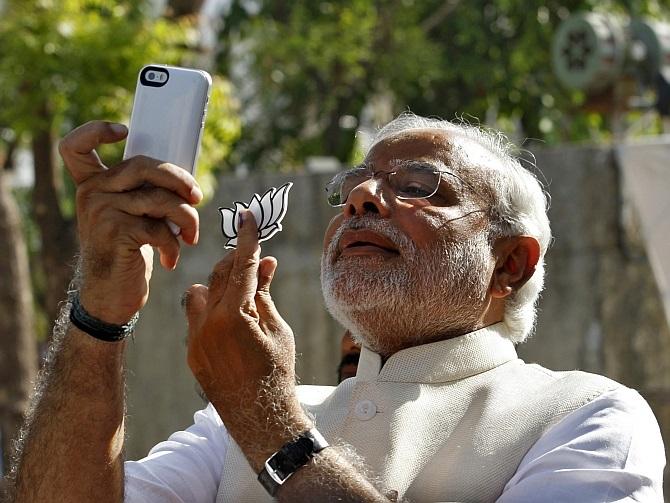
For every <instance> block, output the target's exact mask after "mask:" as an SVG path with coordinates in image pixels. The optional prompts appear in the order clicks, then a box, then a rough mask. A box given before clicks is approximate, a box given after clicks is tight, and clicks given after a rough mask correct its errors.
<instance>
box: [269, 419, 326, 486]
mask: <svg viewBox="0 0 670 503" xmlns="http://www.w3.org/2000/svg"><path fill="white" fill-rule="evenodd" d="M326 447H328V442H326V439H325V438H323V435H321V433H319V432H318V430H317V429H316V428H312V429H311V430H308V431H306V432H305V433H303V434H301V435H300V436H299V437H298V438H296V439H295V440H293V441H291V442H289V443H287V444H286V445H285V446H284V447H282V448H281V449H279V450H278V451H277V452H275V453H274V454H273V455H272V456H270V457H269V458H268V460H267V461H266V462H265V467H264V468H263V469H262V470H261V473H259V474H258V481H259V482H260V483H261V484H262V485H263V487H265V489H266V490H267V492H268V493H270V496H274V495H275V494H277V491H278V490H279V487H280V486H281V485H282V484H283V483H284V482H286V480H288V478H289V477H290V476H291V475H293V474H294V473H295V472H296V471H297V470H298V468H300V467H301V466H303V465H305V464H307V463H308V462H309V460H310V459H312V458H313V457H314V455H315V454H316V453H317V452H320V451H322V450H324V449H325V448H326Z"/></svg>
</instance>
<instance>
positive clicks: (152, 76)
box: [147, 72, 156, 80]
mask: <svg viewBox="0 0 670 503" xmlns="http://www.w3.org/2000/svg"><path fill="white" fill-rule="evenodd" d="M155 78H156V74H155V73H154V72H149V73H147V79H149V80H154V79H155Z"/></svg>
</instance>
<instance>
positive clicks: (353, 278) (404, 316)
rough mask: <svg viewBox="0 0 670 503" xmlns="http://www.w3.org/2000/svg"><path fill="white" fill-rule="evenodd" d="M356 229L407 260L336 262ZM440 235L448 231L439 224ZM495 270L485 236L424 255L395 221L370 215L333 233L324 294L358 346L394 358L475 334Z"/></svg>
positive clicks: (442, 243) (324, 265)
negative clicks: (380, 238) (386, 242)
mask: <svg viewBox="0 0 670 503" xmlns="http://www.w3.org/2000/svg"><path fill="white" fill-rule="evenodd" d="M348 229H370V230H373V231H375V232H377V233H379V234H382V235H384V236H386V237H387V238H388V239H390V240H391V241H392V242H393V243H394V244H395V245H396V246H397V248H398V250H399V252H400V255H399V256H398V257H393V258H391V259H388V258H385V257H382V256H379V257H370V256H364V257H360V256H348V257H345V258H340V259H338V260H337V261H335V262H334V261H333V260H334V257H335V255H336V252H337V243H338V242H339V239H340V237H341V236H342V233H343V232H344V231H345V230H348ZM435 232H440V231H439V230H438V228H437V226H436V229H435ZM442 233H443V234H444V231H443V232H442ZM492 267H493V261H492V256H491V247H490V245H489V242H488V239H487V236H486V234H485V233H483V232H480V233H477V234H475V235H474V236H472V237H471V238H470V239H468V240H467V241H460V242H453V241H451V240H448V239H446V238H443V239H440V240H439V241H437V242H436V246H435V248H434V249H418V248H417V247H416V245H415V244H414V242H413V241H412V240H411V239H410V238H409V237H408V236H406V235H405V234H404V233H402V232H401V231H399V230H398V229H397V228H396V227H395V226H394V225H393V224H391V223H390V222H389V221H388V220H385V219H381V218H378V217H368V216H364V217H361V218H356V219H350V220H348V221H346V222H344V223H343V224H342V225H341V226H340V228H339V229H337V231H336V232H335V234H334V235H333V238H332V240H331V242H330V245H329V247H328V249H327V250H326V251H325V253H324V255H323V257H322V259H321V288H322V291H323V296H324V299H325V303H326V307H327V308H328V311H329V312H330V313H331V315H332V316H333V317H334V318H335V319H336V320H337V321H338V322H340V324H342V326H344V327H345V328H348V329H349V330H350V331H351V333H352V334H353V335H354V338H356V339H357V342H359V343H361V344H364V345H365V346H367V347H368V348H370V349H372V350H373V351H375V352H377V353H380V354H382V355H385V356H389V355H390V354H392V353H393V352H395V351H398V350H400V349H403V348H406V347H410V346H416V345H419V344H424V343H427V342H432V341H435V340H440V339H444V338H447V337H451V336H455V335H460V334H463V333H467V332H469V331H471V330H472V329H473V328H474V327H475V326H476V325H477V323H478V321H479V320H480V318H481V315H482V313H483V310H484V303H485V300H486V295H487V292H488V287H489V281H490V278H491V274H492Z"/></svg>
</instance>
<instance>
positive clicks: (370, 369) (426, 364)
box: [356, 323, 517, 383]
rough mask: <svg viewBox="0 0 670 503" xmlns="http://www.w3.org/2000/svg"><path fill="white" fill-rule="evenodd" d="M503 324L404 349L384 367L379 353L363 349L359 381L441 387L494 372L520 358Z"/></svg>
mask: <svg viewBox="0 0 670 503" xmlns="http://www.w3.org/2000/svg"><path fill="white" fill-rule="evenodd" d="M507 334H508V329H507V327H506V326H505V325H504V323H497V324H495V325H491V326H489V327H485V328H482V329H480V330H477V331H475V332H470V333H469V334H465V335H461V336H460V337H454V338H453V339H447V340H444V341H438V342H432V343H430V344H422V345H420V346H414V347H411V348H407V349H403V350H402V351H398V352H397V353H395V354H393V355H391V357H390V358H389V359H388V360H387V361H386V363H385V364H384V366H383V367H382V359H381V356H379V355H378V354H377V353H374V352H373V351H371V350H370V349H368V348H366V347H365V346H363V348H361V355H360V359H359V362H358V371H357V372H356V381H358V382H361V381H380V382H416V383H442V382H449V381H456V380H458V379H464V378H466V377H470V376H473V375H475V374H480V373H482V372H486V371H487V370H491V369H492V368H494V367H497V366H498V365H502V364H503V363H507V362H508V361H511V360H514V359H516V358H517V354H516V350H515V349H514V344H513V343H512V342H511V341H510V339H509V338H508V336H507Z"/></svg>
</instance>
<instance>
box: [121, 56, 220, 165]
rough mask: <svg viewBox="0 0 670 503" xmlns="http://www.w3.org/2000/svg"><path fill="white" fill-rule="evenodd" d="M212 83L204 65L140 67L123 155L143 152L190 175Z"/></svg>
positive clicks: (196, 153) (131, 155) (194, 162)
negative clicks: (202, 68) (194, 66)
mask: <svg viewBox="0 0 670 503" xmlns="http://www.w3.org/2000/svg"><path fill="white" fill-rule="evenodd" d="M211 85H212V78H211V77H210V75H209V74H208V73H207V72H205V71H203V70H194V69H191V68H180V67H175V66H164V65H147V66H145V67H144V68H142V69H141V70H140V73H139V76H138V78H137V88H136V90H135V100H134V102H133V111H132V114H131V116H130V127H129V131H128V138H127V139H126V148H125V151H124V153H123V158H124V159H127V158H129V157H133V156H135V155H140V154H141V155H146V156H148V157H152V158H154V159H158V160H161V161H165V162H169V163H172V164H176V165H177V166H179V167H181V168H184V169H185V170H187V171H189V172H190V173H191V174H195V166H196V162H197V160H198V152H199V150H200V137H201V136H202V131H203V128H204V125H205V115H206V113H207V102H208V101H209V92H210V88H211Z"/></svg>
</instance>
